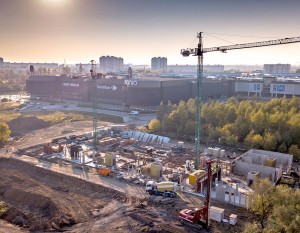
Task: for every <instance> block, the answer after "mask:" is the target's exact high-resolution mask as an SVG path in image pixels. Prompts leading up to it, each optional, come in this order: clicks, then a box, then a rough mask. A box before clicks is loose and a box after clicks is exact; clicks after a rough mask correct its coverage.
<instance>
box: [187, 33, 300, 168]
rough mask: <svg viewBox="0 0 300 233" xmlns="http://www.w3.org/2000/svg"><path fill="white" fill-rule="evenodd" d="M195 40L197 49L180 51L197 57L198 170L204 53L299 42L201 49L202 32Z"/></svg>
mask: <svg viewBox="0 0 300 233" xmlns="http://www.w3.org/2000/svg"><path fill="white" fill-rule="evenodd" d="M197 38H199V42H198V47H197V48H188V49H182V50H181V54H182V56H184V57H188V56H190V55H193V56H197V57H198V64H197V99H196V107H197V110H196V129H195V152H196V154H195V169H198V168H199V159H200V135H201V115H200V113H201V102H202V79H203V57H204V56H203V55H204V53H209V52H217V51H220V52H223V53H225V52H226V51H227V50H234V49H247V48H256V47H265V46H272V45H283V44H291V43H298V42H300V36H299V37H291V38H284V39H277V40H268V41H261V42H253V43H245V44H234V45H228V46H219V47H211V48H203V42H202V32H200V33H198V35H197Z"/></svg>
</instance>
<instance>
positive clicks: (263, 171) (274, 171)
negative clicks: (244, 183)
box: [234, 160, 282, 182]
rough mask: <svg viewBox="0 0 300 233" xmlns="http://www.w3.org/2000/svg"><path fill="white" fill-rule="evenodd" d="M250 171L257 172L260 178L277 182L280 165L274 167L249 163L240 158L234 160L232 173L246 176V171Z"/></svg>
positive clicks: (280, 169) (279, 174)
mask: <svg viewBox="0 0 300 233" xmlns="http://www.w3.org/2000/svg"><path fill="white" fill-rule="evenodd" d="M250 171H257V172H259V173H260V178H269V179H271V181H272V182H277V180H278V179H279V178H280V177H281V175H282V166H278V167H277V168H274V167H268V166H262V165H259V164H251V163H247V162H243V161H241V160H239V161H236V162H235V166H234V173H237V174H241V175H244V176H247V174H248V172H250Z"/></svg>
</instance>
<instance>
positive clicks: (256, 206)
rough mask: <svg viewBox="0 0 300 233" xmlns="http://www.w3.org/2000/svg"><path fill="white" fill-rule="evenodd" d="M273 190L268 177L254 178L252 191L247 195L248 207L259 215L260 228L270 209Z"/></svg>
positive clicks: (262, 226) (263, 225)
mask: <svg viewBox="0 0 300 233" xmlns="http://www.w3.org/2000/svg"><path fill="white" fill-rule="evenodd" d="M274 190H275V187H274V186H273V184H272V183H271V181H269V180H268V179H256V180H255V181H254V184H253V193H251V194H249V196H248V197H249V198H248V204H249V208H250V210H251V211H252V212H254V213H255V214H257V215H258V216H259V217H260V225H261V228H262V229H263V228H264V227H265V221H266V219H267V217H268V216H269V215H270V213H271V211H272V205H273V202H272V199H273V197H274Z"/></svg>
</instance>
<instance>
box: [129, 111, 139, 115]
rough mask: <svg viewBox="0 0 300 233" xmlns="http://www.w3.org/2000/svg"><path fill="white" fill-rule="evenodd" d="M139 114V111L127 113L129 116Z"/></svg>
mask: <svg viewBox="0 0 300 233" xmlns="http://www.w3.org/2000/svg"><path fill="white" fill-rule="evenodd" d="M139 114H140V113H139V111H131V112H130V113H129V115H139Z"/></svg>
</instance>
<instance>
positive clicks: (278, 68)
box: [264, 64, 291, 74]
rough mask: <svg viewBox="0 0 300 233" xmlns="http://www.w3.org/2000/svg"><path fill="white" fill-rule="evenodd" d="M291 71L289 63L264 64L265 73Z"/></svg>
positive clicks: (286, 72)
mask: <svg viewBox="0 0 300 233" xmlns="http://www.w3.org/2000/svg"><path fill="white" fill-rule="evenodd" d="M290 72H291V64H264V73H265V74H288V73H290Z"/></svg>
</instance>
